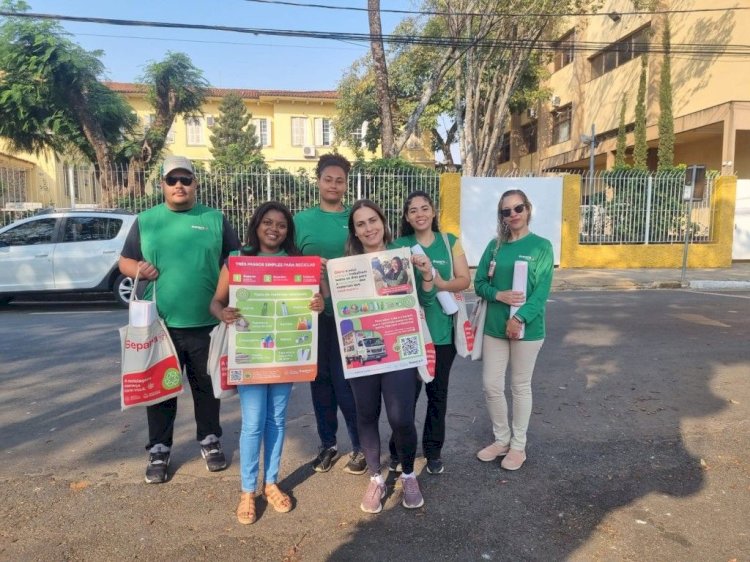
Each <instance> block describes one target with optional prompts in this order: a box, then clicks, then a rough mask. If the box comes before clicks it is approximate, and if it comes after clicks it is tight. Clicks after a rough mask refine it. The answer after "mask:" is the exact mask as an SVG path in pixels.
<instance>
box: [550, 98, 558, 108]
mask: <svg viewBox="0 0 750 562" xmlns="http://www.w3.org/2000/svg"><path fill="white" fill-rule="evenodd" d="M550 103H551V104H552V107H560V96H552V99H551V100H550Z"/></svg>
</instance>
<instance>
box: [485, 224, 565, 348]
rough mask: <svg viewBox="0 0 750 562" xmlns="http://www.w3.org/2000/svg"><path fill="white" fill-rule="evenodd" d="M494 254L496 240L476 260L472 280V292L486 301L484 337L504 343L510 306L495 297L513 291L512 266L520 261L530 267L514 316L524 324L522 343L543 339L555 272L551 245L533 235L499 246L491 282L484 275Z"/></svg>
mask: <svg viewBox="0 0 750 562" xmlns="http://www.w3.org/2000/svg"><path fill="white" fill-rule="evenodd" d="M494 254H495V240H491V241H490V243H489V244H488V245H487V248H485V250H484V253H483V254H482V258H481V259H480V260H479V265H478V266H477V271H476V275H475V277H474V290H475V291H476V293H477V295H478V296H480V297H482V298H483V299H485V300H486V301H487V320H486V321H485V324H484V333H485V334H487V335H488V336H492V337H495V338H503V339H505V325H506V322H507V321H508V318H510V306H508V305H507V304H505V303H502V302H498V301H496V300H495V293H496V292H497V291H508V290H510V289H511V288H512V286H513V266H514V264H515V262H516V261H517V260H523V261H526V262H528V264H529V274H528V280H527V283H526V302H525V303H524V305H523V306H521V308H519V309H518V312H516V315H517V316H519V317H520V318H522V319H523V320H524V322H525V324H526V327H525V333H524V337H523V339H524V340H541V339H544V336H545V333H546V331H545V323H544V314H545V308H546V305H547V297H549V292H550V287H551V286H552V271H553V269H554V257H553V253H552V244H551V243H550V241H549V240H547V239H546V238H542V237H541V236H537V235H536V234H533V233H529V234H528V235H526V236H524V237H523V238H521V239H520V240H516V241H514V242H504V243H502V244H501V245H500V249H499V250H498V252H497V256H496V257H495V263H496V265H495V275H494V276H493V277H492V279H491V280H490V279H489V278H488V275H487V273H488V270H489V265H490V261H492V257H493V255H494Z"/></svg>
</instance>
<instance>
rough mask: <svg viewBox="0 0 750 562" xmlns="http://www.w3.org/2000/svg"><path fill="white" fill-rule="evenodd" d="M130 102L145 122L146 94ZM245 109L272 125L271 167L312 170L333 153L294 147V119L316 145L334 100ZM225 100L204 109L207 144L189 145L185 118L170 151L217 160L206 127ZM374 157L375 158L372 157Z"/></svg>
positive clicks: (347, 152)
mask: <svg viewBox="0 0 750 562" xmlns="http://www.w3.org/2000/svg"><path fill="white" fill-rule="evenodd" d="M126 97H127V101H128V103H129V104H130V105H131V106H132V107H133V108H134V109H135V111H136V113H137V114H138V118H139V119H140V121H141V123H143V122H145V119H146V118H147V116H148V114H150V113H153V112H154V110H153V108H152V107H151V106H150V105H149V104H148V102H147V101H146V99H145V97H144V96H143V95H138V94H135V95H127V96H126ZM244 102H245V107H246V108H247V110H248V112H249V113H251V114H252V116H253V118H256V119H263V118H265V119H267V120H268V121H269V123H270V139H269V140H270V145H268V146H265V147H263V156H264V157H265V159H266V163H267V164H268V165H269V166H271V167H282V168H287V169H289V170H292V171H294V170H297V169H299V168H306V169H309V170H312V169H314V168H315V165H316V164H317V161H318V157H319V156H320V155H321V154H325V153H327V152H332V151H333V150H334V147H333V146H316V147H315V156H313V157H305V156H304V155H303V149H302V146H292V117H304V118H306V119H307V138H306V140H305V146H315V142H314V141H315V139H314V131H315V124H314V123H315V121H314V120H315V118H316V117H317V118H328V119H332V118H333V117H334V115H335V109H336V108H335V105H334V100H331V99H301V98H300V99H284V98H283V97H277V98H267V97H264V96H261V98H260V99H245V100H244ZM220 104H221V98H209V99H208V101H207V102H206V103H205V104H204V106H203V113H204V116H203V117H202V119H201V123H202V127H203V143H202V144H200V145H188V144H187V126H186V122H185V120H184V119H183V118H181V117H179V118H177V119H175V122H174V124H173V125H172V127H173V130H174V133H175V142H174V143H172V144H168V145H167V146H166V152H168V153H172V154H180V155H183V156H187V157H188V158H190V159H192V160H196V161H203V162H206V163H209V162H210V161H211V160H212V159H213V157H212V155H211V152H210V148H211V141H210V138H211V129H209V128H208V126H207V124H206V116H209V115H211V116H213V117H214V118H216V117H218V116H219V113H220V112H219V105H220ZM337 150H338V152H339V153H340V154H342V155H343V156H345V157H346V158H348V159H350V160H353V159H354V153H353V151H352V150H351V149H350V148H349V147H348V146H345V145H340V146H338V147H337ZM371 156H373V155H371Z"/></svg>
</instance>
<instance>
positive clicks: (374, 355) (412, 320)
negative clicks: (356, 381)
mask: <svg viewBox="0 0 750 562" xmlns="http://www.w3.org/2000/svg"><path fill="white" fill-rule="evenodd" d="M410 258H411V250H409V248H398V249H395V250H386V251H383V252H375V253H371V254H361V255H358V256H348V257H345V258H337V259H332V260H329V261H328V263H327V266H326V267H327V270H328V280H329V282H330V284H331V297H332V300H333V309H334V314H335V318H336V327H337V330H336V331H337V334H338V339H339V346H340V347H341V362H342V365H343V367H344V377H345V378H347V379H350V378H355V377H361V376H366V375H372V374H375V373H384V372H387V371H395V370H399V369H407V368H410V367H419V366H422V365H426V364H427V354H426V352H425V338H424V334H423V333H422V325H421V322H420V316H419V303H418V301H417V290H416V284H415V281H414V271H413V269H412V264H411V262H410Z"/></svg>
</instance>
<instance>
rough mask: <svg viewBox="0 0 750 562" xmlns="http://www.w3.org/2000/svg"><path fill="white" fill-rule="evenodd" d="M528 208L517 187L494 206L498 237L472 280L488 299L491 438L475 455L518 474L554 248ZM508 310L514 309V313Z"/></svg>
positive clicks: (486, 367)
mask: <svg viewBox="0 0 750 562" xmlns="http://www.w3.org/2000/svg"><path fill="white" fill-rule="evenodd" d="M531 209H532V207H531V202H530V201H529V199H528V198H527V197H526V194H525V193H524V192H523V191H521V190H520V189H511V190H509V191H506V192H505V193H503V195H502V196H501V197H500V202H499V203H498V206H497V238H495V239H494V240H492V241H490V243H489V244H488V245H487V248H486V249H485V251H484V253H483V254H482V258H481V259H480V261H479V265H478V266H477V272H476V276H475V278H474V289H475V291H476V293H477V296H479V297H481V298H483V299H485V300H486V301H487V319H486V321H485V324H484V339H483V343H482V345H483V351H482V353H483V363H484V364H483V367H482V379H483V383H484V394H485V400H486V401H487V409H488V410H489V414H490V419H491V421H492V431H493V433H494V436H495V440H494V442H493V443H492V444H491V445H488V446H487V447H485V448H484V449H482V450H481V451H479V452H478V453H477V457H478V458H479V460H481V461H485V462H490V461H493V460H495V459H496V458H498V457H505V458H504V459H503V461H502V463H501V465H500V466H502V467H503V468H504V469H506V470H518V469H519V468H521V466H522V465H523V463H524V462H525V460H526V430H527V428H528V426H529V419H530V417H531V375H532V374H533V372H534V365H535V364H536V358H537V355H538V354H539V350H540V349H541V348H542V344H543V343H544V337H545V324H544V315H545V307H546V304H547V297H548V296H549V291H550V286H551V285H552V270H553V264H554V261H553V254H552V244H551V243H550V242H549V240H547V239H546V238H542V237H541V236H537V235H536V234H534V233H532V232H530V231H529V222H530V221H531ZM517 262H521V265H522V266H523V267H519V266H518V265H517ZM524 262H525V263H524ZM519 270H520V271H527V274H526V275H527V279H526V283H525V289H526V290H525V295H524V291H523V290H513V285H514V271H519ZM516 277H518V274H516ZM516 281H518V279H516ZM516 286H518V285H517V284H516ZM511 307H517V311H516V312H514V313H513V314H511ZM514 310H515V309H514ZM508 365H510V388H511V394H512V397H513V417H512V421H511V423H510V424H509V423H508V403H507V400H506V398H505V373H506V370H507V368H508ZM511 428H512V429H511Z"/></svg>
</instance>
